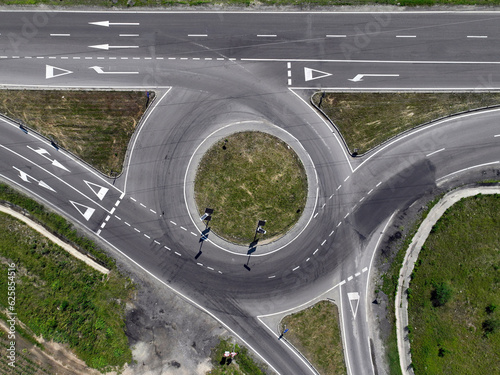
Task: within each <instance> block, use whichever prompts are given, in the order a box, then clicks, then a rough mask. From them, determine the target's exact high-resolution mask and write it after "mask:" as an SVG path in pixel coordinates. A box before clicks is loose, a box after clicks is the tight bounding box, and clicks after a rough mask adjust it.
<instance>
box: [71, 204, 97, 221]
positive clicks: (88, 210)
mask: <svg viewBox="0 0 500 375" xmlns="http://www.w3.org/2000/svg"><path fill="white" fill-rule="evenodd" d="M70 202H71V204H72V205H73V207H75V208H76V210H77V211H78V212H79V213H80V214H81V215H82V216H83V217H84V218H85V220H87V221H89V219H90V218H91V217H92V215H93V214H94V211H95V209H94V208H92V207H88V206H85V205H84V204H81V203H77V202H73V201H70ZM79 207H80V208H79ZM81 208H83V210H82V209H81Z"/></svg>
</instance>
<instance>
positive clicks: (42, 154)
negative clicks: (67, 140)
mask: <svg viewBox="0 0 500 375" xmlns="http://www.w3.org/2000/svg"><path fill="white" fill-rule="evenodd" d="M27 147H28V148H29V149H30V150H33V151H35V152H36V153H37V154H40V155H41V156H43V157H44V158H45V159H47V160H48V161H51V162H52V165H53V166H54V167H57V168H61V169H64V170H65V171H66V172H70V170H69V169H68V168H66V167H65V166H64V165H62V164H61V163H59V162H58V161H57V160H56V159H54V160H52V159H51V158H49V157H48V156H47V155H49V156H50V153H49V152H48V151H47V150H46V149H44V148H41V147H40V148H39V149H38V150H35V149H34V148H33V147H30V146H27Z"/></svg>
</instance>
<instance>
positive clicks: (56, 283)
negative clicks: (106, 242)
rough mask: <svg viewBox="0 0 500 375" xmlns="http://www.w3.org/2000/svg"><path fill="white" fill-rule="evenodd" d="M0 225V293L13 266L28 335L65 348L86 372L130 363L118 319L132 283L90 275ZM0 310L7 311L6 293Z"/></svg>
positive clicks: (41, 240)
mask: <svg viewBox="0 0 500 375" xmlns="http://www.w3.org/2000/svg"><path fill="white" fill-rule="evenodd" d="M0 223H1V230H0V256H1V258H0V259H1V263H0V290H4V291H7V290H8V289H7V286H8V281H9V279H8V277H7V276H8V271H7V269H8V268H9V267H8V264H12V263H13V264H15V269H16V271H15V274H16V277H15V282H16V288H15V297H16V298H15V312H16V313H17V318H18V319H19V320H20V321H21V322H23V323H24V324H25V325H26V326H27V328H28V329H29V332H32V334H33V335H37V336H40V335H41V336H43V338H44V339H45V340H54V341H56V342H60V343H64V344H68V345H69V347H70V348H71V349H72V350H74V352H75V353H76V354H77V355H78V357H79V358H81V359H82V360H84V361H85V362H86V363H87V365H88V366H90V367H92V368H96V369H99V370H111V369H115V368H116V369H119V368H121V367H122V366H123V365H124V364H125V363H127V362H130V361H131V360H132V353H131V350H130V348H129V347H128V339H127V336H126V335H125V332H124V328H125V322H124V317H125V301H126V300H127V299H129V297H130V294H131V292H132V290H133V286H132V283H131V282H130V281H129V280H127V279H125V278H124V277H122V276H120V275H119V274H118V273H117V272H116V271H112V272H110V274H109V275H108V276H106V275H103V274H101V273H100V272H98V271H95V270H94V269H92V268H90V267H89V266H87V265H86V264H85V263H83V262H82V261H80V260H77V259H75V258H73V257H72V256H71V255H70V254H68V253H67V252H66V251H64V250H63V249H61V248H60V247H59V246H57V245H55V244H53V243H52V242H50V241H49V240H48V239H46V238H45V237H43V236H42V235H40V234H39V233H38V232H36V231H34V230H33V229H31V228H30V227H28V226H27V225H26V224H24V223H22V222H21V221H19V220H17V219H15V218H13V217H11V216H9V215H6V214H3V213H1V214H0ZM0 305H1V306H2V307H3V308H7V307H9V304H8V301H7V293H1V294H0ZM29 332H28V334H29Z"/></svg>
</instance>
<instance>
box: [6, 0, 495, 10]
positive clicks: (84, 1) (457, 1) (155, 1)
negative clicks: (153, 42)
mask: <svg viewBox="0 0 500 375" xmlns="http://www.w3.org/2000/svg"><path fill="white" fill-rule="evenodd" d="M36 4H48V5H54V6H75V5H91V6H100V7H118V8H129V7H139V6H141V7H159V6H162V7H175V6H186V5H187V6H202V5H212V6H213V5H220V4H224V5H237V6H242V7H246V6H250V5H252V4H260V5H264V6H283V5H295V6H300V7H305V8H314V7H315V6H339V5H377V4H386V5H399V6H409V7H411V6H432V5H498V4H500V0H308V1H300V0H259V1H258V2H257V1H252V0H217V1H215V0H214V1H209V0H131V1H128V0H115V1H112V0H1V1H0V5H36Z"/></svg>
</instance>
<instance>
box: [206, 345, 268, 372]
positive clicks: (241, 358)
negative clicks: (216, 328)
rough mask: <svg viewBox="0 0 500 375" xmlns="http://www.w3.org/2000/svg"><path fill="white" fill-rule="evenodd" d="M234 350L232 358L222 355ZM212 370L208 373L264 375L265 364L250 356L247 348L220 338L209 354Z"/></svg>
mask: <svg viewBox="0 0 500 375" xmlns="http://www.w3.org/2000/svg"><path fill="white" fill-rule="evenodd" d="M233 351H234V352H236V353H238V355H236V356H235V357H234V359H233V360H230V361H229V360H228V358H226V357H224V353H225V352H230V353H231V352H233ZM210 358H211V359H212V366H213V368H212V370H210V371H209V372H207V374H210V375H265V374H266V369H267V366H265V365H263V364H260V363H256V362H255V361H254V360H253V358H252V357H251V356H250V353H249V352H248V349H247V348H246V347H244V346H239V345H238V344H233V343H232V342H231V341H229V340H226V339H223V338H221V339H220V341H219V343H218V344H217V346H216V347H215V348H213V349H212V352H211V354H210Z"/></svg>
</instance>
